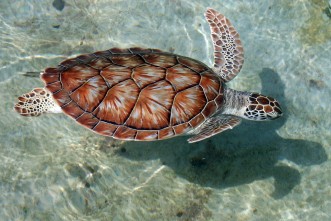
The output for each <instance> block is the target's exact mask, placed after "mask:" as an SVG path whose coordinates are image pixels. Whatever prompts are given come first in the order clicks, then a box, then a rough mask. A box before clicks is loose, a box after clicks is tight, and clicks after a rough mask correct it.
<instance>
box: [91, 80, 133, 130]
mask: <svg viewBox="0 0 331 221" xmlns="http://www.w3.org/2000/svg"><path fill="white" fill-rule="evenodd" d="M138 93H139V88H138V86H137V85H136V84H135V83H134V81H133V80H132V79H128V80H126V81H122V82H120V83H118V84H116V85H114V86H113V87H112V88H110V89H108V90H107V92H106V94H105V96H103V99H102V101H101V102H100V103H99V105H98V106H97V107H96V108H95V110H94V111H93V114H94V115H95V116H97V117H98V118H99V119H100V120H104V121H109V122H113V123H116V124H118V125H119V124H123V123H124V122H125V120H126V119H127V117H128V116H129V114H130V113H131V110H132V108H133V107H134V105H135V103H136V100H137V96H138Z"/></svg>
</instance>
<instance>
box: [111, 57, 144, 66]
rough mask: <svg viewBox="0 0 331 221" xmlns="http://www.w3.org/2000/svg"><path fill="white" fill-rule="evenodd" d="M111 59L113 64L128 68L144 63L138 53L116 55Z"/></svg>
mask: <svg viewBox="0 0 331 221" xmlns="http://www.w3.org/2000/svg"><path fill="white" fill-rule="evenodd" d="M111 61H112V62H113V63H114V64H117V65H120V66H124V67H129V68H133V67H136V66H138V65H142V64H144V63H145V62H144V60H143V59H142V58H141V57H139V56H138V55H117V56H114V57H112V58H111Z"/></svg>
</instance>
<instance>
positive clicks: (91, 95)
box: [70, 75, 108, 112]
mask: <svg viewBox="0 0 331 221" xmlns="http://www.w3.org/2000/svg"><path fill="white" fill-rule="evenodd" d="M107 89H108V87H107V86H106V83H105V81H104V80H103V79H102V77H101V76H100V75H97V76H95V77H92V78H90V79H89V80H88V81H87V82H85V83H84V84H82V85H81V86H80V87H79V88H78V89H76V90H75V91H74V92H72V93H71V94H70V97H71V99H72V100H74V101H75V102H76V103H77V104H78V105H79V106H80V107H81V108H82V109H83V110H86V111H88V112H92V111H93V110H94V109H95V108H96V107H97V106H98V105H99V103H100V102H101V101H102V99H103V97H104V96H105V94H106V92H107Z"/></svg>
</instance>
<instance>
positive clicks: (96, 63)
mask: <svg viewBox="0 0 331 221" xmlns="http://www.w3.org/2000/svg"><path fill="white" fill-rule="evenodd" d="M110 64H111V62H110V61H109V60H108V59H106V58H97V59H94V60H93V61H90V62H89V66H90V67H92V68H94V69H97V70H102V69H104V68H105V67H107V66H109V65H110Z"/></svg>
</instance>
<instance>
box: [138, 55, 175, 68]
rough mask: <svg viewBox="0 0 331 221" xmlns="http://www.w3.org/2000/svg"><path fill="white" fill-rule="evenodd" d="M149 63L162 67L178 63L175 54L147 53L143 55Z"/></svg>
mask: <svg viewBox="0 0 331 221" xmlns="http://www.w3.org/2000/svg"><path fill="white" fill-rule="evenodd" d="M142 57H143V58H144V60H145V61H146V62H148V63H149V64H152V65H155V66H159V67H162V68H169V67H172V66H174V65H175V64H177V59H176V57H175V56H169V55H167V54H145V55H143V56H142Z"/></svg>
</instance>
